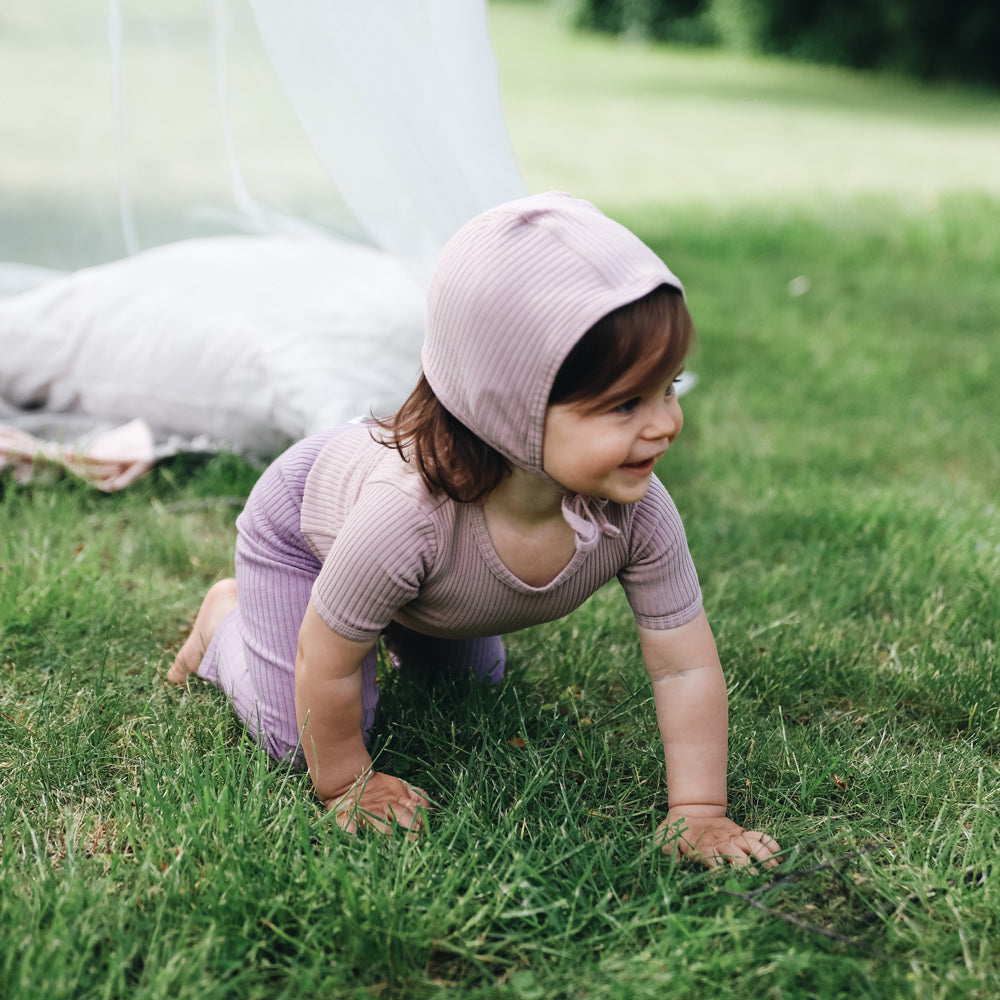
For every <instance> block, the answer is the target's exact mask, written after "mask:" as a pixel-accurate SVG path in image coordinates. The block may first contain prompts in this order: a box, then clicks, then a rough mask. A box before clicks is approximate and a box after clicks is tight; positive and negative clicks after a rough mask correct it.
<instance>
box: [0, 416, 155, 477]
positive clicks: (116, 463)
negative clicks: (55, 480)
mask: <svg viewBox="0 0 1000 1000" xmlns="http://www.w3.org/2000/svg"><path fill="white" fill-rule="evenodd" d="M155 460H156V453H155V447H154V443H153V433H152V431H151V430H150V428H149V426H148V425H147V424H146V423H145V422H144V421H142V420H132V421H130V422H129V423H127V424H124V425H122V426H121V427H115V428H114V429H112V430H109V431H104V432H103V433H101V434H98V435H96V436H95V437H93V438H92V439H91V440H90V441H88V442H86V443H84V444H78V443H70V444H66V445H62V444H57V443H55V442H52V441H42V440H40V439H38V438H36V437H33V436H32V435H30V434H27V433H25V432H24V431H20V430H17V429H16V428H13V427H3V426H0V469H5V468H11V469H13V472H14V477H15V479H17V480H18V481H19V482H27V481H28V480H29V479H31V478H32V477H34V476H35V475H37V474H38V473H39V472H40V471H41V470H44V469H45V468H51V467H56V468H60V469H65V470H66V471H67V472H70V473H72V474H73V475H74V476H78V477H79V478H80V479H83V480H85V481H86V482H88V483H90V484H91V485H93V486H96V487H97V489H99V490H104V491H105V492H111V491H112V490H121V489H124V488H125V487H126V486H128V485H129V484H131V483H133V482H135V480H136V479H138V478H139V477H140V476H143V475H145V474H146V473H147V472H149V470H150V469H151V468H152V467H153V463H154V462H155Z"/></svg>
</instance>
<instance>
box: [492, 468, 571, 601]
mask: <svg viewBox="0 0 1000 1000" xmlns="http://www.w3.org/2000/svg"><path fill="white" fill-rule="evenodd" d="M562 498H563V491H562V489H561V488H560V487H559V486H558V485H557V484H556V483H553V482H546V481H545V480H543V479H540V478H539V477H538V476H535V475H532V473H530V472H525V471H524V470H522V469H515V470H514V472H513V473H512V474H511V475H510V476H509V477H508V478H507V479H505V480H504V481H503V482H502V483H501V484H500V486H498V487H497V488H496V489H495V490H494V491H493V492H492V493H491V494H490V495H489V496H488V497H487V498H486V500H485V501H484V502H483V514H484V519H485V521H486V530H487V531H488V532H489V535H490V540H491V542H492V543H493V549H494V551H495V552H496V554H497V556H498V557H499V558H500V561H501V562H502V563H503V564H504V565H505V566H506V567H507V569H509V570H510V571H511V572H512V573H513V574H514V575H515V576H516V577H518V579H520V580H523V581H524V582H525V583H527V584H528V585H529V586H532V587H544V586H546V585H547V584H548V583H551V581H552V580H554V579H555V578H556V577H557V576H558V575H559V574H560V573H561V572H562V571H563V569H564V568H565V567H566V565H567V564H568V563H569V561H570V560H571V559H572V558H573V553H574V552H575V551H576V536H575V535H574V534H573V529H572V528H571V527H570V526H569V524H568V523H567V522H566V519H565V518H564V517H563V515H562Z"/></svg>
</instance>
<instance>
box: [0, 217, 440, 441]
mask: <svg viewBox="0 0 1000 1000" xmlns="http://www.w3.org/2000/svg"><path fill="white" fill-rule="evenodd" d="M423 330H424V293H423V290H422V289H421V288H420V286H419V285H418V284H417V282H416V281H415V280H414V279H412V278H411V277H410V276H409V275H408V274H407V273H406V272H405V271H404V270H403V269H402V267H401V266H400V265H399V264H397V263H396V262H395V261H394V260H393V259H392V258H390V257H389V256H387V255H386V254H384V253H382V252H380V251H378V250H374V249H371V248H369V247H365V246H361V245H358V244H353V243H347V242H340V241H337V240H335V239H324V238H321V237H316V238H295V237H285V236H281V237H271V236H266V237H265V236H233V237H219V238H212V239H200V240H188V241H184V242H181V243H174V244H169V245H166V246H162V247H158V248H156V249H154V250H148V251H145V252H143V253H140V254H137V255H136V256H135V257H131V258H127V259H124V260H119V261H114V262H113V263H110V264H103V265H100V266H98V267H92V268H88V269H86V270H83V271H78V272H76V273H74V274H70V275H67V276H65V277H61V278H57V279H55V280H53V281H50V282H48V283H46V284H44V285H43V286H42V287H40V288H37V289H35V290H33V291H30V292H26V293H24V294H21V295H17V296H14V297H13V298H8V299H0V397H3V398H5V399H6V400H7V401H8V402H10V403H13V404H14V405H15V406H19V407H36V408H41V409H45V410H48V411H69V412H75V413H79V412H82V413H88V414H93V415H96V416H99V417H102V418H109V419H112V420H131V419H134V418H141V419H143V420H145V421H146V422H147V423H149V424H150V425H151V426H153V427H155V428H157V429H158V430H162V431H166V432H168V433H174V434H179V435H182V436H185V437H196V436H199V435H207V436H208V437H209V438H210V439H211V441H212V443H213V444H214V445H216V446H220V447H226V448H230V449H233V450H235V451H237V452H240V453H243V454H250V455H258V456H268V455H273V454H274V453H276V452H277V451H279V450H280V449H281V448H282V447H283V446H284V445H285V444H287V443H288V442H289V441H291V440H296V439H299V438H301V437H304V436H305V435H307V434H309V433H312V432H313V431H316V430H321V429H323V428H325V427H329V426H333V425H335V424H338V423H342V422H344V421H346V420H348V419H350V418H352V417H354V416H357V415H359V414H362V413H367V412H368V411H369V410H371V409H374V410H375V412H376V413H379V414H384V413H389V412H392V410H394V409H395V408H396V407H397V406H398V404H399V403H400V402H401V401H402V400H403V398H405V396H406V394H407V393H408V392H409V390H410V389H411V388H412V386H413V384H414V382H415V381H416V377H417V375H418V373H419V367H420V345H421V342H422V341H423Z"/></svg>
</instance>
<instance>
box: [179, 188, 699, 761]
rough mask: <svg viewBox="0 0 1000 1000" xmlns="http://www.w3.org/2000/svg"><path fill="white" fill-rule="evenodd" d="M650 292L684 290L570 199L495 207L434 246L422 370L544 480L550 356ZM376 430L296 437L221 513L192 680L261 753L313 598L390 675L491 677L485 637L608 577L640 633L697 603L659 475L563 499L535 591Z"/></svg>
mask: <svg viewBox="0 0 1000 1000" xmlns="http://www.w3.org/2000/svg"><path fill="white" fill-rule="evenodd" d="M660 284H670V285H673V286H674V287H676V288H678V289H680V287H681V286H680V283H679V282H678V281H677V279H676V278H675V277H674V276H673V274H672V273H671V272H670V271H669V270H668V269H667V268H666V266H665V265H664V264H663V263H662V262H661V261H660V260H659V258H657V257H656V256H655V255H654V254H653V253H652V251H650V250H649V249H648V248H647V247H645V245H644V244H642V243H641V241H639V240H638V239H637V238H636V237H635V236H633V235H632V234H631V233H630V232H629V231H628V230H626V229H624V227H621V226H619V225H618V224H617V223H614V222H612V221H611V220H610V219H607V218H606V217H605V216H603V215H602V214H601V213H600V212H598V210H597V209H595V208H594V207H593V206H592V205H589V204H588V203H586V202H582V201H577V200H576V199H572V198H569V196H567V195H559V194H548V195H536V196H532V197H530V198H527V199H521V200H520V201H518V202H512V203H509V204H508V205H504V206H500V207H499V208H497V209H494V210H491V211H490V212H487V213H484V214H483V215H482V216H478V217H477V218H476V219H474V220H472V222H470V223H469V224H467V226H465V227H463V229H462V230H461V231H460V232H459V234H458V235H457V236H456V237H455V238H454V239H453V240H452V241H451V242H450V243H449V245H448V247H446V248H445V251H444V252H443V254H442V257H441V260H440V262H439V266H438V270H437V272H436V273H435V277H434V279H433V280H432V283H431V289H430V293H429V299H428V329H427V339H426V341H425V347H424V358H423V362H424V373H425V375H426V376H427V379H428V381H429V382H430V384H431V387H432V388H433V389H434V391H435V393H436V394H437V395H438V397H439V398H440V399H441V400H442V402H443V403H445V405H446V406H447V407H448V408H449V409H450V410H451V411H452V412H453V413H454V414H455V415H456V416H458V417H459V419H461V420H462V421H463V422H464V423H466V424H467V426H469V427H471V428H472V429H473V430H474V431H475V432H476V433H477V434H478V435H479V436H480V437H481V438H482V439H483V440H485V441H487V442H488V443H489V444H491V445H492V446H493V447H494V448H496V449H497V450H499V451H500V452H501V453H502V454H503V455H504V456H505V457H507V458H508V460H510V461H511V462H512V463H513V464H515V465H518V466H521V467H522V468H526V469H529V470H530V471H532V472H534V473H535V474H537V475H540V476H543V477H544V476H545V473H544V472H543V471H542V469H541V456H542V428H543V426H544V417H545V408H546V404H547V399H548V393H549V390H550V388H551V384H552V381H553V379H554V377H555V374H556V371H557V370H558V367H559V365H560V364H561V363H562V360H563V359H564V358H565V356H566V354H567V353H568V352H569V350H570V349H571V348H572V347H573V345H574V344H575V343H576V341H577V340H578V339H579V338H580V337H581V336H582V335H583V334H584V333H585V332H586V331H587V330H588V329H589V328H590V326H592V325H593V323H594V322H596V321H597V320H598V319H600V318H601V317H602V316H603V315H606V314H607V313H608V312H610V311H611V310H612V309H615V308H617V307H618V306H620V305H623V304H625V303H627V302H630V301H633V300H634V299H636V298H638V297H640V296H641V295H644V294H646V292H648V291H650V290H652V289H653V288H655V287H656V286H657V285H660ZM540 290H541V291H542V292H544V294H539V291H540ZM498 347H503V351H501V352H499V353H498ZM373 429H374V430H377V429H375V428H373V427H372V425H369V424H354V425H349V426H348V427H345V428H339V429H336V430H332V431H329V432H327V433H325V434H321V435H317V436H315V437H312V438H308V439H306V440H305V441H302V442H300V443H299V444H297V445H294V446H293V447H292V448H290V449H289V450H288V451H287V452H285V454H284V455H282V456H281V457H279V458H278V459H277V460H276V461H275V462H274V463H273V464H272V466H271V467H270V468H269V469H268V470H267V471H266V472H265V473H264V475H263V476H262V477H261V479H260V481H259V482H258V484H257V486H256V487H255V488H254V490H253V492H252V493H251V495H250V498H249V500H248V501H247V506H246V508H245V510H244V511H243V513H242V514H241V515H240V517H239V519H238V521H237V528H238V537H237V545H236V576H237V587H238V595H239V606H238V608H237V609H236V611H234V612H233V613H232V614H231V615H230V616H229V617H228V618H226V619H225V620H224V621H223V622H222V624H221V625H220V626H219V628H218V629H217V630H216V633H215V636H214V637H213V640H212V642H211V644H210V646H209V648H208V651H207V652H206V655H205V657H204V660H203V661H202V664H201V666H200V668H199V671H198V673H199V676H201V677H204V678H205V679H207V680H209V681H211V682H212V683H214V684H215V685H216V686H218V687H219V688H220V689H221V690H223V691H224V692H225V693H226V694H227V695H228V696H229V698H230V700H231V701H232V703H233V706H234V708H235V710H236V712H237V715H238V716H239V718H240V719H241V720H243V722H244V723H245V724H246V726H247V729H248V731H249V732H250V733H251V734H252V735H254V736H255V737H257V738H258V739H259V740H260V741H261V743H262V744H263V745H264V746H265V747H266V748H267V750H268V751H269V752H270V753H271V754H272V755H273V756H274V757H276V758H278V759H282V758H286V757H288V756H290V755H297V753H298V750H297V746H298V728H297V724H296V718H295V701H294V693H295V681H294V668H295V656H296V649H297V637H298V629H299V625H300V624H301V621H302V617H303V615H304V613H305V610H306V606H307V604H308V602H309V600H310V598H311V599H312V601H313V603H314V606H315V607H316V609H317V611H318V612H319V614H320V616H321V617H322V618H323V620H324V621H325V622H326V624H327V625H329V626H330V628H331V629H333V630H334V631H335V632H337V633H338V634H340V635H342V636H344V637H345V638H348V639H353V640H359V641H360V640H366V639H372V638H375V637H377V636H381V637H382V639H383V641H384V642H385V644H386V646H387V647H388V648H389V650H390V652H391V653H393V655H394V657H395V659H396V660H397V661H398V662H399V663H400V665H401V667H402V668H404V669H405V667H406V665H407V664H408V663H413V662H419V663H420V664H421V665H422V666H424V667H430V668H439V669H446V670H461V669H469V670H471V671H473V672H474V674H475V676H477V677H478V678H480V679H483V680H485V679H491V680H493V681H496V680H498V679H499V678H500V676H501V675H502V673H503V667H504V651H503V645H502V643H501V641H500V639H499V636H500V635H501V634H503V633H507V632H511V631H516V630H517V629H521V628H525V627H527V626H529V625H534V624H539V623H541V622H545V621H551V620H553V619H555V618H558V617H561V616H563V615H565V614H567V613H568V612H570V611H572V610H573V609H574V608H576V607H578V606H579V605H580V604H582V603H583V602H584V601H585V600H586V599H587V598H588V597H589V596H590V595H591V594H593V593H594V592H595V591H596V590H597V589H598V588H599V587H601V586H603V585H604V584H605V583H607V582H608V581H609V580H611V579H613V578H615V577H617V578H618V579H619V581H620V582H621V584H622V586H623V588H624V590H625V593H626V596H627V598H628V600H629V603H630V605H631V607H632V610H633V612H634V614H635V617H636V620H637V622H638V623H639V624H640V625H643V626H644V627H647V628H673V627H676V626H678V625H682V624H684V623H685V622H687V621H689V620H691V619H692V618H694V616H695V615H696V614H697V613H698V611H699V610H700V608H701V591H700V588H699V586H698V579H697V573H696V571H695V568H694V564H693V562H692V560H691V556H690V553H689V552H688V547H687V542H686V540H685V537H684V529H683V526H682V524H681V521H680V518H679V516H678V514H677V510H676V508H675V506H674V504H673V502H672V500H671V499H670V497H669V495H668V494H667V491H666V490H665V489H664V488H663V486H662V484H661V483H660V482H659V480H657V479H656V478H655V477H654V478H653V480H652V483H651V486H650V489H649V491H648V493H647V494H646V497H645V498H644V499H643V500H641V501H639V502H638V503H636V504H632V505H622V504H615V503H608V502H606V501H604V500H601V499H600V498H593V497H583V496H579V495H577V494H566V495H565V496H564V500H563V512H564V516H565V517H566V519H567V521H568V522H569V523H570V525H571V526H572V527H573V528H574V530H575V532H576V537H577V547H576V552H575V554H574V556H573V557H572V559H571V560H570V562H569V563H568V564H567V566H566V567H565V568H564V569H563V570H562V572H560V574H559V575H558V576H557V577H556V578H555V579H554V580H553V581H552V582H551V583H549V584H548V585H546V586H545V587H537V588H536V587H531V586H528V585H527V584H525V583H524V582H523V581H521V580H519V579H517V578H516V577H515V576H514V575H513V574H512V573H511V572H510V571H509V570H508V569H507V568H506V567H505V566H504V565H503V563H502V562H501V560H500V559H499V557H498V556H497V554H496V552H495V551H494V549H493V546H492V544H491V542H490V539H489V534H488V532H487V530H486V525H485V521H484V517H483V510H482V505H481V503H478V502H475V503H458V502H455V501H452V500H449V499H448V498H446V497H444V496H442V495H435V494H431V493H430V492H429V490H428V489H427V488H426V486H425V485H424V484H423V482H422V480H421V478H420V477H419V475H418V474H417V473H416V471H415V470H414V469H413V468H412V467H411V466H410V465H408V464H407V463H406V462H404V461H403V459H402V457H401V456H400V455H399V453H398V452H397V451H396V450H395V449H393V448H388V447H385V446H384V445H382V444H381V443H379V442H378V441H376V440H374V439H373V434H372V431H373ZM375 659H376V658H375V653H374V651H373V652H372V653H370V654H369V655H368V656H367V657H366V659H365V661H364V664H363V666H362V671H363V691H362V695H363V704H364V712H363V722H362V725H363V728H364V730H365V733H366V735H367V733H368V731H369V729H370V727H371V724H372V719H373V716H374V710H375V703H376V701H377V698H378V689H377V687H376V685H375Z"/></svg>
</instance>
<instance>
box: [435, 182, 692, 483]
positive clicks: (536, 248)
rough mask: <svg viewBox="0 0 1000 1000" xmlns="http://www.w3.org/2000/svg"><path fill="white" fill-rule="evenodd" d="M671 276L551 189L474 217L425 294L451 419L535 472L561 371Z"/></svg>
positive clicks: (598, 217)
mask: <svg viewBox="0 0 1000 1000" xmlns="http://www.w3.org/2000/svg"><path fill="white" fill-rule="evenodd" d="M662 284H668V285H671V286H673V287H674V288H676V289H678V291H680V292H681V293H682V294H683V291H684V289H683V286H682V285H681V283H680V281H678V279H677V278H676V277H675V276H674V275H673V273H672V272H671V271H670V269H669V268H668V267H667V266H666V265H665V264H664V263H663V261H661V260H660V258H659V257H657V256H656V254H654V253H653V251H652V250H650V249H649V247H647V246H646V245H645V244H644V243H643V242H642V241H641V240H640V239H639V238H638V237H637V236H635V235H634V234H633V233H632V232H630V231H629V230H628V229H626V228H625V227H624V226H622V225H620V224H619V223H617V222H614V221H613V220H612V219H609V218H608V217H607V216H606V215H604V214H603V213H602V212H600V211H599V210H598V209H597V208H595V207H594V206H593V205H592V204H590V203H589V202H587V201H582V200H580V199H577V198H573V197H571V196H570V195H567V194H562V193H560V192H549V193H546V194H539V195H532V196H530V197H527V198H520V199H518V200H517V201H512V202H508V203H506V204H504V205H500V206H498V207H496V208H493V209H490V210H489V211H487V212H484V213H483V214H481V215H478V216H476V217H475V218H474V219H472V220H471V221H470V222H468V223H466V225H465V226H463V227H462V228H461V229H460V230H459V231H458V233H457V234H456V235H455V236H454V237H452V239H451V240H450V241H449V242H448V244H447V245H446V246H445V248H444V250H443V251H442V252H441V256H440V257H439V259H438V264H437V268H436V270H435V272H434V275H433V277H432V279H431V283H430V287H429V290H428V296H427V331H426V336H425V340H424V346H423V370H424V374H425V376H426V377H427V381H428V383H429V384H430V387H431V389H432V390H433V391H434V393H435V394H436V395H437V397H438V399H439V400H440V401H441V403H442V405H444V406H445V407H446V408H447V409H448V410H449V411H450V412H451V413H452V414H453V415H454V416H455V417H457V418H458V419H459V420H460V421H461V422H462V423H463V424H465V425H466V427H468V428H469V429H470V430H472V431H473V432H474V433H475V434H476V435H478V436H479V437H480V438H482V440H484V441H485V442H486V443H487V444H489V445H491V446H492V447H494V448H495V449H496V450H497V451H499V452H500V453H501V454H502V455H504V456H505V457H506V458H507V459H509V460H510V461H511V462H513V463H514V464H515V465H518V466H520V467H521V468H524V469H529V470H531V471H533V472H538V473H541V471H542V438H543V433H544V429H545V410H546V406H547V404H548V398H549V393H550V391H551V388H552V383H553V381H554V380H555V376H556V373H557V372H558V370H559V367H560V365H561V364H562V363H563V361H564V360H565V358H566V355H567V354H569V352H570V350H572V348H573V346H574V345H575V344H576V342H577V341H578V340H579V339H580V338H581V337H582V336H583V335H584V334H585V333H586V332H587V331H588V330H589V329H590V328H591V327H592V326H593V325H594V323H596V322H597V321H598V320H599V319H601V318H602V317H603V316H606V315H607V314H608V313H610V312H612V311H613V310H614V309H617V308H618V307H619V306H623V305H626V304H627V303H629V302H633V301H634V300H636V299H638V298H641V297H642V296H643V295H645V294H647V293H648V292H650V291H652V290H653V289H654V288H656V287H657V286H659V285H662Z"/></svg>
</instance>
